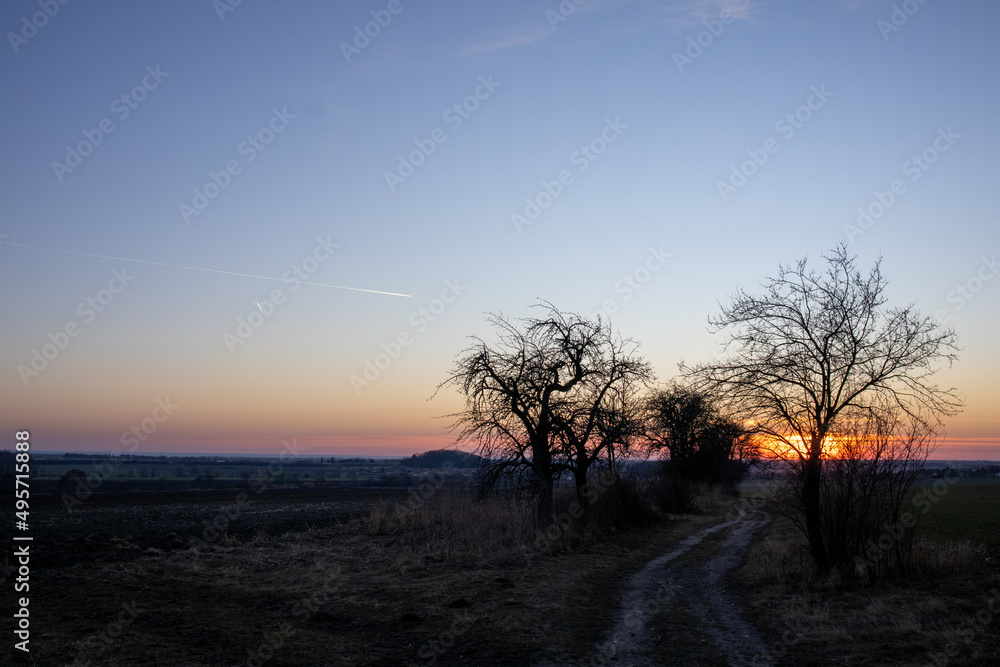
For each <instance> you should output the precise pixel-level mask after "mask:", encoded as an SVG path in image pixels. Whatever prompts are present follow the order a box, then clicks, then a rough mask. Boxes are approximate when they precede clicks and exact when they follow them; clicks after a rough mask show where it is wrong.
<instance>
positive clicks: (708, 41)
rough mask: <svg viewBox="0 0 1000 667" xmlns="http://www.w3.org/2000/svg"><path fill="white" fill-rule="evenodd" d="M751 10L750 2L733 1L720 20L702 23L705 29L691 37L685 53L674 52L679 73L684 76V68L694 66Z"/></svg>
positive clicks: (722, 13) (720, 15)
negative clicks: (732, 25) (729, 26)
mask: <svg viewBox="0 0 1000 667" xmlns="http://www.w3.org/2000/svg"><path fill="white" fill-rule="evenodd" d="M749 8H750V0H733V2H732V3H731V6H729V7H726V8H725V9H723V10H722V11H721V12H719V17H718V18H714V19H705V20H704V21H702V25H704V26H705V29H704V30H702V31H701V32H699V33H698V34H697V35H695V36H694V37H690V36H689V37H688V38H687V48H685V49H684V53H681V52H680V51H674V53H673V58H674V65H676V66H677V71H678V72H679V73H681V74H683V73H684V68H685V67H687V66H688V65H693V64H694V61H695V60H697V59H698V58H700V57H701V55H702V54H703V53H704V52H705V49H707V48H709V47H710V46H712V45H713V44H715V40H717V39H718V38H719V37H721V36H722V33H723V32H725V30H726V26H727V25H731V24H732V23H733V22H734V21H736V19H738V18H743V17H744V16H746V12H747V10H748V9H749Z"/></svg>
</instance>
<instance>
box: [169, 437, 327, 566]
mask: <svg viewBox="0 0 1000 667" xmlns="http://www.w3.org/2000/svg"><path fill="white" fill-rule="evenodd" d="M281 445H282V447H281V453H280V454H278V460H277V461H273V460H272V461H271V462H269V463H268V464H267V467H266V468H257V470H255V471H254V474H253V475H252V476H251V477H249V478H248V479H247V486H248V488H249V489H250V490H251V491H253V493H254V495H257V496H259V495H261V494H262V493H264V491H266V490H267V489H268V486H271V487H272V488H273V487H276V486H277V480H280V479H282V478H283V477H284V471H285V466H286V463H285V460H286V458H287V459H290V460H292V461H294V460H298V458H299V457H301V456H302V454H303V452H305V451H306V450H307V449H308V448H307V447H303V446H302V445H300V444H298V441H297V439H296V438H292V441H291V442H288V441H287V440H282V442H281ZM287 465H292V464H291V463H288V464H287ZM251 500H253V498H252V497H251V496H250V494H249V493H247V492H246V491H240V492H239V493H237V494H236V497H235V498H234V500H233V502H232V503H230V504H229V505H227V506H225V507H223V508H222V509H220V510H219V513H218V514H216V515H215V516H214V517H213V518H212V519H211V520H206V521H203V522H202V525H203V526H204V528H202V531H201V537H191V538H190V539H189V540H188V541H187V544H190V545H192V547H197V548H199V549H207V548H208V547H210V546H212V545H213V544H216V543H217V542H219V541H221V540H222V538H223V537H224V536H225V534H226V531H227V530H228V529H229V524H230V522H231V521H233V520H235V519H237V518H238V517H239V516H240V514H242V513H243V511H244V507H243V506H244V505H246V504H247V503H249V502H250V501H251Z"/></svg>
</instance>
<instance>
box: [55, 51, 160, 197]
mask: <svg viewBox="0 0 1000 667" xmlns="http://www.w3.org/2000/svg"><path fill="white" fill-rule="evenodd" d="M168 76H170V72H164V71H162V70H160V66H159V65H157V66H156V67H153V66H152V65H149V66H147V67H146V75H145V76H144V77H142V80H140V81H139V83H137V84H136V85H134V86H132V89H131V90H129V91H128V92H125V93H122V94H121V95H120V96H118V97H116V98H115V99H114V100H112V102H111V113H113V114H115V115H116V116H117V117H118V120H119V121H124V120H125V119H126V118H128V117H129V116H130V115H132V111H134V110H135V109H137V108H138V107H139V105H140V104H141V103H142V102H144V101H145V99H146V97H147V96H148V95H149V93H151V92H153V91H154V90H156V89H157V88H159V86H160V84H161V83H163V80H164V79H166V78H167V77H168ZM114 131H115V124H114V122H113V121H112V120H111V119H110V118H102V119H101V120H100V121H99V122H98V123H97V127H95V128H94V129H92V130H86V129H85V130H82V131H81V134H83V139H81V140H80V141H78V142H77V143H76V145H73V146H70V145H69V144H67V145H66V156H65V157H64V158H63V161H62V162H59V161H58V160H53V161H52V172H53V173H54V174H55V176H56V180H58V181H59V182H60V183H62V182H63V177H64V176H65V175H66V174H69V173H71V172H72V171H73V170H74V169H76V168H77V167H79V166H80V165H81V164H83V159H84V158H85V157H87V156H88V155H90V154H91V153H93V152H94V149H95V148H97V147H98V146H100V145H101V144H102V143H104V138H105V137H106V136H108V135H109V134H111V133H112V132H114Z"/></svg>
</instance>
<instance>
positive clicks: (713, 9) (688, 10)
mask: <svg viewBox="0 0 1000 667" xmlns="http://www.w3.org/2000/svg"><path fill="white" fill-rule="evenodd" d="M858 1H863V0H858ZM869 1H870V0H869ZM756 4H757V3H756V2H754V1H753V0H670V1H668V2H664V1H663V0H588V1H587V2H585V3H584V4H581V5H579V6H577V7H576V11H575V12H573V15H575V14H582V13H592V12H614V11H622V10H625V9H632V8H636V9H639V10H642V11H644V13H645V16H643V17H641V18H640V19H639V20H640V22H641V23H642V24H644V25H645V26H647V27H650V26H651V25H655V24H657V23H667V24H670V25H672V26H674V27H678V28H683V27H689V26H692V25H698V24H700V23H702V22H703V21H707V20H709V19H712V18H718V17H719V16H720V15H721V14H722V13H723V12H729V13H730V14H731V15H732V16H734V17H735V18H738V19H745V20H748V19H749V14H750V10H751V9H752V7H753V6H754V5H756ZM549 11H552V12H556V13H558V11H559V4H558V3H555V2H553V3H552V4H551V6H549V7H548V8H547V9H546V10H545V11H541V12H539V14H538V18H537V19H536V21H535V22H533V24H532V25H530V26H520V27H518V28H517V29H515V30H512V31H511V32H509V33H508V34H506V35H504V36H502V37H499V38H497V39H494V40H491V41H486V42H482V43H478V44H470V45H467V46H466V47H465V49H464V53H465V55H473V54H478V53H485V52H490V51H501V50H504V49H510V48H516V47H519V46H524V45H525V44H535V43H537V42H539V41H541V40H543V39H545V38H546V37H549V36H551V35H554V34H555V33H556V32H557V30H554V29H553V28H552V26H551V24H550V22H549V17H548V14H547V12H549ZM573 15H570V16H568V17H567V20H570V21H571V20H572V19H573ZM560 25H561V24H560Z"/></svg>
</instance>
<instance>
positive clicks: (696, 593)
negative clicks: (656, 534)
mask: <svg viewBox="0 0 1000 667" xmlns="http://www.w3.org/2000/svg"><path fill="white" fill-rule="evenodd" d="M737 511H738V512H739V516H737V517H736V518H735V519H732V520H730V521H725V522H723V523H720V524H718V525H715V526H712V527H710V528H706V529H705V530H702V531H700V532H698V533H695V534H694V535H692V536H690V537H688V538H687V539H685V540H684V541H682V542H681V543H680V544H679V545H677V547H676V548H675V549H674V550H673V551H671V552H670V553H667V554H664V555H663V556H660V557H659V558H656V559H655V560H653V561H650V562H649V563H648V564H647V565H646V567H644V568H643V569H642V570H641V571H639V572H638V573H636V574H634V575H633V576H632V577H631V578H630V579H629V581H628V584H627V585H626V587H625V590H624V591H623V593H622V604H621V608H620V609H619V611H618V614H617V616H616V620H615V625H614V628H613V629H612V631H611V633H610V635H609V637H608V639H607V640H606V641H605V642H603V643H601V644H600V645H599V646H597V647H596V648H595V651H594V657H595V658H597V659H596V660H593V661H592V662H594V663H596V664H601V663H604V664H607V663H612V664H616V665H656V664H667V663H669V662H670V660H669V655H665V656H662V657H658V656H657V655H656V652H654V651H653V647H652V646H651V645H650V644H651V642H650V639H651V632H650V627H649V621H650V619H651V617H652V616H653V615H655V614H658V613H663V612H665V611H667V610H669V608H670V607H671V606H672V605H676V604H678V602H679V598H683V599H684V600H686V601H687V603H688V608H689V610H690V613H691V614H694V615H695V616H696V617H697V621H698V626H699V632H700V633H701V635H700V636H699V637H698V638H693V637H692V638H691V639H692V640H695V639H708V640H710V641H711V643H712V645H713V646H714V649H715V651H713V653H714V654H715V655H719V654H721V655H722V656H724V658H725V660H726V662H727V664H729V665H731V666H733V667H747V666H753V667H764V666H766V665H770V664H771V660H770V659H769V657H768V652H767V648H766V647H765V645H764V642H762V641H761V639H760V637H759V636H758V635H757V632H756V630H754V628H753V626H752V625H750V623H748V622H747V621H746V620H745V619H744V618H743V614H742V611H741V609H740V606H739V605H738V604H737V603H736V602H735V600H733V599H732V598H731V597H730V596H729V595H728V594H727V593H726V591H725V590H724V589H723V587H722V584H721V579H722V577H723V576H724V575H725V573H726V572H728V571H729V570H730V569H732V568H733V567H735V566H736V565H737V564H738V563H739V561H740V559H741V558H742V556H743V554H744V552H745V551H746V549H747V546H748V545H749V543H750V538H751V537H752V536H753V533H754V531H755V530H757V528H759V527H761V526H763V525H764V524H766V523H767V522H768V521H769V520H770V517H768V516H767V514H766V513H764V512H761V511H759V510H756V511H755V513H757V514H760V515H761V516H762V517H763V518H762V519H761V520H758V521H750V520H746V517H747V512H746V510H744V509H743V508H742V507H738V508H737ZM727 529H728V530H729V534H728V535H727V536H726V537H725V538H724V539H723V540H722V541H721V542H720V543H719V544H718V546H717V547H716V548H715V551H714V552H713V553H712V554H711V556H710V557H709V558H708V560H704V559H703V560H700V561H697V562H691V563H683V562H681V561H679V560H678V559H679V558H680V557H681V556H683V555H684V554H686V553H687V552H688V551H690V550H691V549H692V548H693V547H695V546H696V545H698V544H700V543H701V542H702V541H703V540H704V539H705V538H706V537H708V536H709V535H711V534H713V533H716V532H718V531H722V530H727ZM712 664H716V663H715V662H713V663H712Z"/></svg>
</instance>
